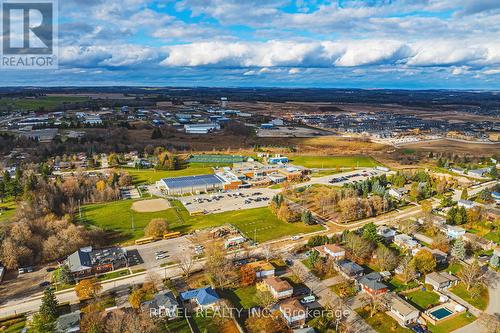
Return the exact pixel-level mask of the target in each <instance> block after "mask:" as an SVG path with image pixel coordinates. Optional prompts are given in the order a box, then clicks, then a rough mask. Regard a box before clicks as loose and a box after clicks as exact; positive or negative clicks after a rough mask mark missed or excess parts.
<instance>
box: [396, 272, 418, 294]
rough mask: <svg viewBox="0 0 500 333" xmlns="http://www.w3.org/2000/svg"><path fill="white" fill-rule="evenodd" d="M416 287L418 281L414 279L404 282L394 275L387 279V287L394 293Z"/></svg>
mask: <svg viewBox="0 0 500 333" xmlns="http://www.w3.org/2000/svg"><path fill="white" fill-rule="evenodd" d="M416 287H418V282H416V281H411V282H409V283H408V284H404V283H403V281H401V280H400V279H398V278H397V277H395V276H394V277H392V278H391V279H390V280H389V289H390V290H391V291H394V292H396V293H399V292H401V291H405V290H408V289H413V288H416Z"/></svg>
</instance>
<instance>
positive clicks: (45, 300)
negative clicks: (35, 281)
mask: <svg viewBox="0 0 500 333" xmlns="http://www.w3.org/2000/svg"><path fill="white" fill-rule="evenodd" d="M57 305H58V302H57V298H56V295H55V294H54V290H53V289H52V288H47V289H45V291H44V292H43V297H42V304H41V305H40V310H39V312H40V315H41V316H42V317H43V318H46V319H47V320H49V319H51V320H52V321H55V320H56V318H57Z"/></svg>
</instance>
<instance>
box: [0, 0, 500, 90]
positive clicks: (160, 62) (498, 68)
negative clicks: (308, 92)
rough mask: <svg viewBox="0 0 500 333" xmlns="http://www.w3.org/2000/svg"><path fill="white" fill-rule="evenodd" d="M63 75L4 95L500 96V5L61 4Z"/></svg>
mask: <svg viewBox="0 0 500 333" xmlns="http://www.w3.org/2000/svg"><path fill="white" fill-rule="evenodd" d="M59 2H60V22H59V32H60V36H59V38H60V40H59V47H60V68H59V69H58V70H50V71H40V72H33V71H23V72H18V71H17V72H16V71H4V72H3V73H0V85H1V86H7V85H9V86H11V85H43V86H62V85H151V86H228V87H236V86H247V87H248V86H278V87H358V88H411V89H429V88H450V89H495V90H498V89H500V37H499V36H500V31H499V30H500V23H499V22H500V1H498V0H462V1H456V0H413V1H411V0H402V1H397V0H392V1H391V0H385V1H377V0H371V1H370V0H367V1H361V0H357V1H356V0H343V1H320V0H317V1H315V0H311V1H307V0H290V1H288V0H268V1H266V0H181V1H168V0H167V1H165V0H163V1H156V0H153V1H152V0H60V1H59Z"/></svg>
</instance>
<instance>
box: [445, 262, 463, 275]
mask: <svg viewBox="0 0 500 333" xmlns="http://www.w3.org/2000/svg"><path fill="white" fill-rule="evenodd" d="M461 269H462V265H461V264H459V263H452V264H449V265H448V267H446V268H444V269H442V270H441V271H444V272H447V273H450V272H451V274H453V275H456V274H457V273H458V272H459V271H460V270H461Z"/></svg>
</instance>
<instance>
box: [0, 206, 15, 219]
mask: <svg viewBox="0 0 500 333" xmlns="http://www.w3.org/2000/svg"><path fill="white" fill-rule="evenodd" d="M15 211H16V203H15V202H14V201H7V202H4V203H0V223H2V222H5V221H7V220H8V219H9V218H10V217H11V216H12V215H14V213H15Z"/></svg>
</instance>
